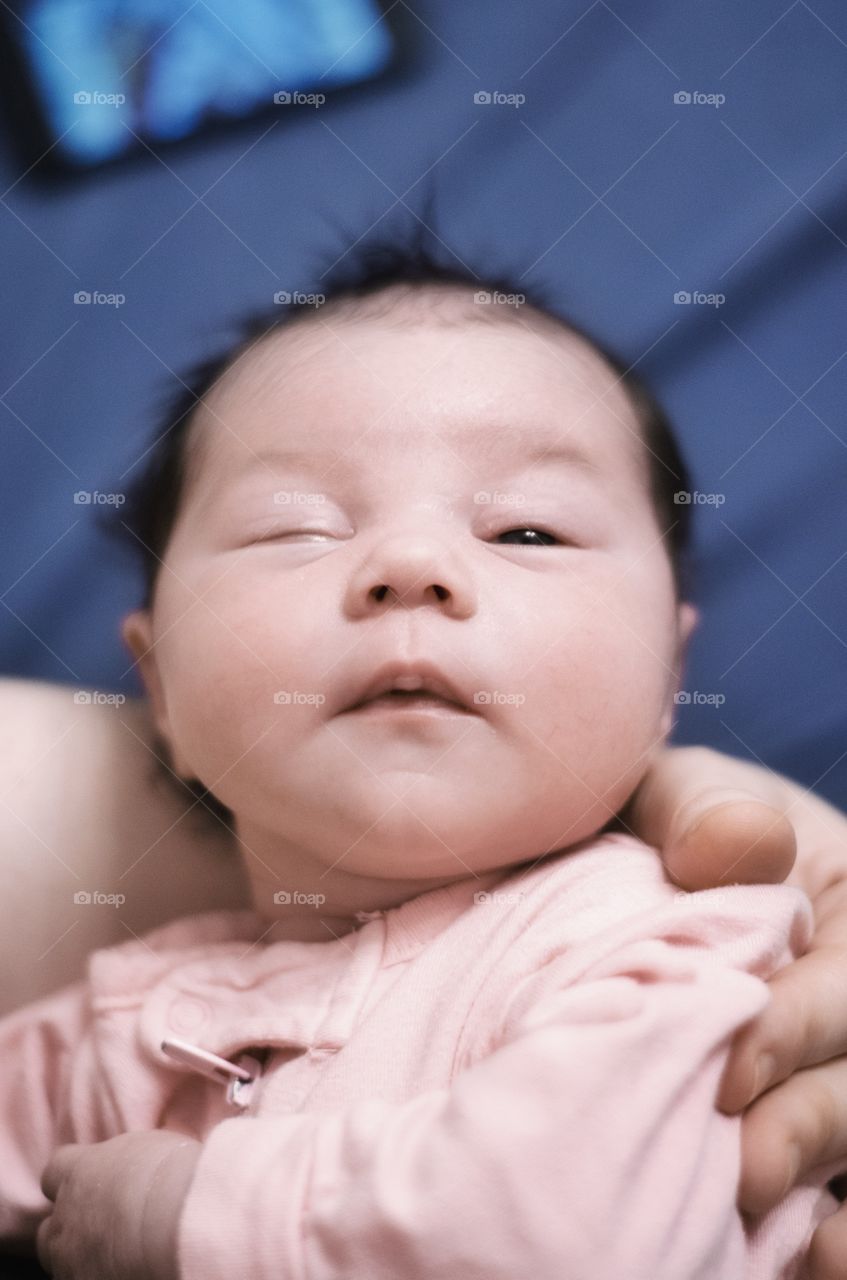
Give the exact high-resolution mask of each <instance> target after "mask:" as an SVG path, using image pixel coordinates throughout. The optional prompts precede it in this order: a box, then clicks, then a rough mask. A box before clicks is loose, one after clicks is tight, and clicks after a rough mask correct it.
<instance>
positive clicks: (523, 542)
mask: <svg viewBox="0 0 847 1280" xmlns="http://www.w3.org/2000/svg"><path fill="white" fill-rule="evenodd" d="M513 534H517V535H518V541H517V542H513V543H512V544H511V545H512V546H516V547H549V546H552V544H553V543H555V542H558V541H559V539H558V538H557V537H556V535H555V534H554V533H550V532H549V531H548V530H547V529H535V528H517V529H506V530H505V531H504V532H503V533H498V534H497V537H498V538H511V537H512V535H513ZM526 534H528V535H529V538H527V537H525V536H524V535H526ZM530 538H531V539H535V538H548V539H549V541H548V542H535V541H530Z"/></svg>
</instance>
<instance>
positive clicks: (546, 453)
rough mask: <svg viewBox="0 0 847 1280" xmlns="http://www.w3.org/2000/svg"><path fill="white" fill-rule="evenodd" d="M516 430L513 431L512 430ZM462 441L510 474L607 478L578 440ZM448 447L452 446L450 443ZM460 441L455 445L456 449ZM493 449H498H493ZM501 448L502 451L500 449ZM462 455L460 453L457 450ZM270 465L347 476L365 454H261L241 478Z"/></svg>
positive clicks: (494, 435) (493, 432)
mask: <svg viewBox="0 0 847 1280" xmlns="http://www.w3.org/2000/svg"><path fill="white" fill-rule="evenodd" d="M511 429H512V430H513V428H511ZM461 439H462V441H464V442H469V443H471V444H473V446H474V450H473V456H474V458H475V459H476V458H478V457H479V452H478V451H479V450H483V451H484V453H483V456H484V457H485V461H486V463H491V464H493V465H497V455H499V466H500V467H501V468H502V469H503V470H506V469H507V468H508V469H509V470H518V469H520V468H523V467H527V466H529V467H547V466H553V465H559V464H563V463H564V464H566V465H567V466H570V467H575V468H577V469H579V470H582V471H584V472H586V473H588V474H590V475H595V476H596V475H603V474H604V472H605V467H603V466H602V465H601V463H600V462H599V461H598V460H597V459H596V458H594V457H592V456H591V453H590V452H589V451H588V450H586V449H585V447H584V446H583V445H582V444H580V443H579V442H577V441H576V440H570V439H568V438H567V437H564V438H563V437H562V436H561V435H556V436H552V437H550V436H549V435H547V436H542V435H539V434H538V433H537V432H531V431H528V432H526V434H521V436H520V437H519V438H518V439H516V440H514V442H513V446H512V447H511V448H509V447H508V441H507V440H506V439H504V437H503V436H502V435H501V434H500V433H499V432H498V430H497V428H496V426H493V425H492V426H486V427H484V428H473V429H469V430H467V431H466V432H464V433H463V434H462V437H461ZM447 443H450V442H449V441H448V442H447ZM458 443H459V441H458V440H457V441H455V442H453V443H452V444H451V447H453V448H455V446H456V444H458ZM492 446H494V447H493V448H492ZM498 446H499V447H498ZM456 451H457V452H458V450H456ZM268 465H276V466H283V467H288V468H289V469H291V470H294V469H301V470H312V469H317V468H320V469H321V470H322V471H323V470H326V471H332V470H334V469H335V468H340V469H341V470H343V471H345V472H351V471H354V470H356V469H357V468H358V467H360V466H361V454H358V453H357V451H356V450H355V449H351V450H349V451H348V452H347V453H344V452H342V453H338V452H333V453H326V454H324V453H323V452H322V451H321V450H320V449H318V448H314V449H295V448H288V449H281V448H273V449H266V450H263V451H261V452H259V453H252V454H251V455H250V456H249V457H248V458H247V459H245V462H244V465H243V466H242V467H241V468H240V469H239V471H238V473H237V474H238V475H243V474H244V473H247V472H250V471H253V470H255V469H258V468H260V467H261V468H264V467H266V466H268Z"/></svg>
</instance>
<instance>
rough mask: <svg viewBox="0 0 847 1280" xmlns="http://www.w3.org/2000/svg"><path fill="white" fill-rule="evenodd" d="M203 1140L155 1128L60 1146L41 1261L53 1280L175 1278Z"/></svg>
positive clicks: (48, 1186)
mask: <svg viewBox="0 0 847 1280" xmlns="http://www.w3.org/2000/svg"><path fill="white" fill-rule="evenodd" d="M200 1145H201V1144H200V1143H199V1142H195V1141H194V1139H193V1138H186V1137H184V1136H183V1135H182V1134H177V1133H168V1132H167V1131H165V1130H163V1129H157V1130H155V1131H154V1132H152V1133H125V1134H121V1135H120V1137H117V1138H109V1139H108V1140H107V1141H106V1142H95V1143H91V1144H90V1145H86V1146H80V1145H70V1146H65V1147H60V1148H59V1149H58V1151H56V1153H55V1154H54V1155H53V1157H52V1159H51V1160H50V1161H49V1163H48V1165H47V1167H46V1168H45V1170H44V1173H43V1175H42V1179H41V1189H42V1191H43V1192H44V1194H45V1196H47V1198H48V1199H49V1200H52V1201H53V1206H54V1207H53V1210H52V1212H51V1213H50V1214H49V1215H48V1216H47V1217H46V1218H45V1219H44V1221H43V1222H42V1223H41V1226H40V1227H39V1228H38V1237H37V1249H38V1259H39V1262H40V1263H41V1265H42V1267H44V1269H45V1270H46V1271H49V1272H50V1274H51V1275H52V1276H54V1277H55V1280H79V1278H80V1277H81V1276H85V1280H177V1277H178V1274H179V1272H178V1267H177V1252H176V1245H177V1225H178V1222H179V1215H180V1212H181V1210H182V1205H183V1202H184V1200H185V1197H186V1195H187V1194H188V1188H189V1185H190V1183H191V1179H192V1176H193V1174H194V1166H195V1164H196V1162H197V1158H198V1156H199V1154H200Z"/></svg>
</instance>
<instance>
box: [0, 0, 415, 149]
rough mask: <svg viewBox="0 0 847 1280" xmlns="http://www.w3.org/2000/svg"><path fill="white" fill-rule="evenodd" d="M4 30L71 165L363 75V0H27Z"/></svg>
mask: <svg viewBox="0 0 847 1280" xmlns="http://www.w3.org/2000/svg"><path fill="white" fill-rule="evenodd" d="M25 13H26V22H25V23H22V24H21V25H19V26H17V27H15V28H14V34H15V35H16V37H17V39H18V41H19V42H20V44H21V47H22V50H23V53H24V59H25V61H26V63H27V64H28V67H29V71H30V74H31V76H32V77H33V80H34V83H35V91H36V95H37V97H38V99H39V100H40V102H41V104H42V110H43V113H44V116H45V119H46V122H47V126H48V129H49V131H50V132H51V134H52V136H53V137H54V138H55V139H57V140H58V146H59V147H60V149H61V151H62V152H63V153H65V154H66V155H67V156H68V157H69V158H70V159H72V160H75V161H76V162H78V163H85V164H94V163H97V162H98V161H101V160H104V159H108V158H111V157H113V156H116V155H118V154H120V153H122V152H124V151H127V150H130V149H132V148H133V147H135V146H137V145H138V142H137V139H138V137H141V138H143V139H144V140H146V141H148V142H163V141H166V140H173V139H177V138H184V137H186V136H187V135H189V134H191V133H192V132H194V131H195V130H196V129H198V128H200V127H201V126H202V125H205V124H207V123H209V122H210V121H214V120H220V119H226V118H228V117H233V116H234V117H239V116H245V115H249V114H250V113H252V112H256V111H258V110H267V109H268V108H270V107H272V106H273V105H277V106H281V105H297V103H298V102H300V104H301V105H304V106H308V105H311V101H310V99H311V100H313V99H314V97H315V93H312V94H310V93H308V92H307V90H310V89H311V90H320V91H321V93H322V94H323V95H324V96H325V93H326V90H327V89H330V88H332V87H333V86H337V85H345V84H349V83H351V82H356V81H358V80H362V79H364V78H367V77H369V76H372V75H375V74H376V73H377V72H378V71H381V70H382V69H383V68H384V67H385V66H386V64H387V62H388V60H389V58H390V55H391V51H392V42H391V38H390V36H389V34H388V31H387V29H386V26H385V23H384V22H379V21H378V19H379V17H380V14H379V10H378V9H377V7H376V5H375V4H374V2H373V0H194V3H191V4H189V5H188V6H187V7H186V8H185V9H183V10H181V11H179V10H177V11H175V8H174V5H173V3H172V0H34V2H33V3H32V5H31V7H30V8H29V9H27V10H25Z"/></svg>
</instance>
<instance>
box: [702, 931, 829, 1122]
mask: <svg viewBox="0 0 847 1280" xmlns="http://www.w3.org/2000/svg"><path fill="white" fill-rule="evenodd" d="M842 927H843V928H844V929H845V930H847V919H845V921H844V924H843V926H842ZM768 990H769V992H770V997H771V999H770V1003H769V1004H768V1005H767V1007H766V1008H765V1009H764V1010H763V1011H762V1013H761V1014H760V1015H759V1016H758V1018H756V1019H755V1021H753V1022H751V1023H750V1024H749V1025H748V1026H747V1027H744V1028H743V1029H742V1030H741V1031H740V1032H739V1033H738V1035H737V1036H736V1037H735V1040H734V1041H733V1045H732V1049H731V1052H730V1055H729V1059H728V1061H727V1064H726V1067H725V1068H724V1073H723V1077H722V1079H721V1084H720V1089H719V1090H718V1098H717V1105H718V1107H719V1108H720V1109H721V1110H722V1111H725V1112H727V1113H728V1114H732V1113H734V1112H737V1111H740V1110H741V1109H742V1108H743V1107H746V1106H749V1104H750V1103H751V1102H752V1101H753V1100H754V1099H755V1098H757V1097H759V1096H760V1095H761V1094H763V1093H764V1092H765V1090H766V1089H770V1088H772V1087H773V1085H775V1084H778V1083H779V1082H780V1081H783V1080H786V1079H787V1078H788V1077H789V1076H790V1075H792V1073H793V1072H795V1071H798V1070H799V1069H800V1068H802V1067H810V1066H815V1065H817V1064H818V1063H822V1062H828V1061H829V1060H830V1059H833V1058H838V1057H840V1056H841V1055H842V1054H847V1006H845V1001H844V992H845V990H847V947H845V946H843V945H842V946H831V945H816V944H815V942H814V941H813V942H812V944H811V948H810V950H809V951H808V952H807V954H806V955H803V956H800V957H799V959H797V960H795V961H794V962H793V963H792V964H789V965H786V967H785V968H784V969H780V970H779V971H778V972H777V973H775V974H774V975H773V977H772V978H771V979H770V980H769V982H768ZM801 1088H802V1083H801Z"/></svg>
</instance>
